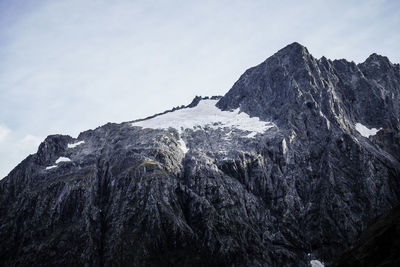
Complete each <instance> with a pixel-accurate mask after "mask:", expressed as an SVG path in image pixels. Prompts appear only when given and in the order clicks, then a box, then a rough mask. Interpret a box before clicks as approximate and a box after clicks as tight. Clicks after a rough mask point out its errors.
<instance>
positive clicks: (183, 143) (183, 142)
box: [178, 138, 189, 154]
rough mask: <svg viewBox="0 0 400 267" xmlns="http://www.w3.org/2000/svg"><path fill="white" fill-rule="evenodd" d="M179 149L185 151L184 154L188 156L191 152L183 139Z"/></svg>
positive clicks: (180, 141) (180, 140)
mask: <svg viewBox="0 0 400 267" xmlns="http://www.w3.org/2000/svg"><path fill="white" fill-rule="evenodd" d="M178 142H179V148H180V149H181V150H182V151H183V154H186V153H187V152H188V151H189V148H187V146H186V143H185V141H183V139H182V138H181V139H179V140H178Z"/></svg>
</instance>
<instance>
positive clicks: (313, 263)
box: [310, 260, 324, 267]
mask: <svg viewBox="0 0 400 267" xmlns="http://www.w3.org/2000/svg"><path fill="white" fill-rule="evenodd" d="M310 263H311V267H324V264H323V263H322V262H320V261H319V260H312V261H310Z"/></svg>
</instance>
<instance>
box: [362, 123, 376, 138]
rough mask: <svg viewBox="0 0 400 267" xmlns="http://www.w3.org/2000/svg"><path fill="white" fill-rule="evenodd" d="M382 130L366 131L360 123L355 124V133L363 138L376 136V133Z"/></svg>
mask: <svg viewBox="0 0 400 267" xmlns="http://www.w3.org/2000/svg"><path fill="white" fill-rule="evenodd" d="M380 129H382V128H379V129H376V128H372V129H368V128H367V127H366V126H364V125H362V124H361V123H358V122H357V123H356V130H357V132H359V133H360V134H361V135H362V136H364V137H367V138H368V137H370V136H373V135H376V133H377V132H378V131H379V130H380Z"/></svg>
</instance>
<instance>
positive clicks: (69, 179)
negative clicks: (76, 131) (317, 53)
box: [0, 43, 400, 266]
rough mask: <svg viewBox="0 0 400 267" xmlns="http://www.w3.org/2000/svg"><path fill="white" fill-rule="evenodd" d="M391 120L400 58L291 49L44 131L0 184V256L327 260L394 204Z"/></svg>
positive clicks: (99, 262) (398, 154) (150, 262)
mask: <svg viewBox="0 0 400 267" xmlns="http://www.w3.org/2000/svg"><path fill="white" fill-rule="evenodd" d="M399 119H400V66H399V64H393V63H391V62H390V61H389V60H388V59H387V58H386V57H383V56H379V55H376V54H372V55H371V56H370V57H368V59H367V60H366V61H365V62H363V63H361V64H355V63H354V62H348V61H346V60H334V61H331V60H329V59H326V58H324V57H322V58H321V59H316V58H314V57H313V56H312V55H311V54H310V53H309V52H308V50H307V49H306V48H305V47H303V46H302V45H300V44H298V43H293V44H290V45H288V46H287V47H285V48H283V49H281V50H280V51H278V52H277V53H276V54H274V55H272V56H271V57H269V58H268V59H267V60H266V61H264V62H263V63H261V64H260V65H258V66H255V67H253V68H250V69H248V70H247V71H246V72H245V73H244V74H243V75H242V76H241V77H240V79H239V80H238V81H237V82H236V83H235V84H234V85H233V87H232V88H231V89H230V90H229V92H228V93H227V94H226V95H224V96H222V97H212V98H201V97H196V98H195V99H194V100H193V102H192V103H191V104H189V105H187V106H181V107H178V108H174V109H172V110H170V111H167V112H164V113H161V114H157V115H155V116H152V117H149V118H146V119H142V120H135V121H131V122H125V123H121V124H114V123H109V124H106V125H104V126H101V127H98V128H96V129H94V130H88V131H85V132H83V133H81V134H80V135H79V136H78V137H77V138H72V137H70V136H65V135H52V136H49V137H47V138H46V140H44V142H42V144H41V145H40V147H39V149H38V151H37V153H36V154H34V155H30V156H28V157H27V158H26V159H25V160H24V161H22V162H21V163H20V164H19V165H18V166H17V167H16V168H15V169H14V170H12V171H11V172H10V174H9V175H8V176H7V177H5V178H4V179H3V180H1V181H0V240H2V241H1V243H0V265H1V266H31V265H40V266H54V265H62V266H64V265H69V266H71V265H72V266H75V265H76V266H82V265H85V266H310V265H313V266H321V265H322V263H326V264H327V265H328V264H329V263H331V262H332V261H333V260H334V259H335V258H337V257H338V256H339V255H341V254H342V253H343V252H344V251H345V250H346V249H349V248H350V247H351V246H353V245H354V244H355V242H356V240H357V238H358V237H359V235H360V233H361V231H362V230H364V229H365V228H366V226H367V225H368V223H369V222H370V221H371V220H372V219H373V218H375V217H376V216H378V215H380V214H382V213H384V212H386V211H387V210H389V209H391V208H392V207H394V206H395V205H397V204H398V203H399V200H400V149H399V148H400V147H399V146H400V131H399V129H400V121H399Z"/></svg>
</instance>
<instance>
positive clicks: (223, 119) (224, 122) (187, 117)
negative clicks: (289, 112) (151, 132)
mask: <svg viewBox="0 0 400 267" xmlns="http://www.w3.org/2000/svg"><path fill="white" fill-rule="evenodd" d="M217 102H218V100H211V99H207V100H201V101H200V102H199V103H198V104H197V106H195V107H193V108H183V109H179V110H175V111H173V112H168V113H165V114H162V115H159V116H157V117H154V118H151V119H147V120H142V121H138V122H133V123H132V126H141V127H143V128H153V129H168V128H175V129H177V130H178V131H180V132H181V131H182V130H184V129H188V128H189V129H195V128H196V127H200V128H206V127H211V128H214V129H217V128H225V127H227V128H235V129H239V130H242V131H249V132H251V133H250V134H248V135H247V136H248V137H254V136H255V134H257V133H263V132H265V131H267V130H268V129H270V128H272V127H276V126H275V124H274V123H272V122H267V121H262V120H260V119H259V118H258V117H250V116H249V115H248V114H246V113H244V112H241V111H240V109H239V108H238V109H235V110H233V111H222V110H220V109H219V108H217V107H216V106H215V104H216V103H217Z"/></svg>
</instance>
